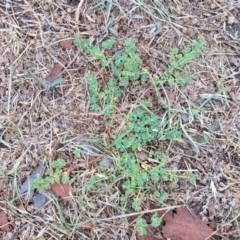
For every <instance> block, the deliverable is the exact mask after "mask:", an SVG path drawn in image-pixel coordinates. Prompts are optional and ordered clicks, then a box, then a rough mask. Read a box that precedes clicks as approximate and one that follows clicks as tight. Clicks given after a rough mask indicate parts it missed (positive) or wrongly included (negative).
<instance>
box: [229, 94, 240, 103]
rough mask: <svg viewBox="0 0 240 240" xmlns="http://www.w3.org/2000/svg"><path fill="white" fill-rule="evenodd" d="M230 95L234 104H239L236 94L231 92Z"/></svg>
mask: <svg viewBox="0 0 240 240" xmlns="http://www.w3.org/2000/svg"><path fill="white" fill-rule="evenodd" d="M229 95H230V97H231V99H232V100H233V101H234V102H238V98H237V95H236V93H235V92H230V93H229Z"/></svg>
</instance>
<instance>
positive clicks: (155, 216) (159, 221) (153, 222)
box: [151, 213, 162, 228]
mask: <svg viewBox="0 0 240 240" xmlns="http://www.w3.org/2000/svg"><path fill="white" fill-rule="evenodd" d="M161 224H162V218H160V217H159V216H158V214H156V213H155V214H153V215H152V217H151V225H152V226H153V227H155V228H156V227H159V226H160V225H161Z"/></svg>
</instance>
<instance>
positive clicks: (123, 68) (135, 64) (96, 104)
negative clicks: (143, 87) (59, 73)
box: [74, 39, 148, 116]
mask: <svg viewBox="0 0 240 240" xmlns="http://www.w3.org/2000/svg"><path fill="white" fill-rule="evenodd" d="M74 44H75V45H76V46H78V47H81V48H82V50H83V51H84V52H85V53H87V54H90V55H92V56H93V57H94V58H95V59H96V60H97V61H99V62H100V64H101V66H102V67H108V68H110V76H109V80H108V81H107V83H106V84H104V85H103V86H100V85H99V81H98V79H97V78H96V77H95V76H93V75H92V74H87V75H86V76H85V78H86V82H87V84H88V87H89V93H90V94H89V95H90V104H91V108H92V109H93V110H97V111H100V112H101V111H103V113H104V115H106V116H111V115H112V114H113V112H114V106H115V105H116V103H117V102H118V101H119V99H120V97H121V96H122V91H123V88H126V87H128V86H129V84H130V83H133V85H137V84H139V82H141V83H143V82H145V80H146V78H147V75H148V73H147V71H146V70H144V69H142V68H141V64H142V60H141V58H140V55H139V54H138V53H137V51H136V46H135V44H134V42H133V40H132V39H127V40H126V43H125V48H124V49H122V50H121V51H120V52H118V53H116V54H115V55H114V56H113V57H107V56H106V55H105V53H104V51H105V50H106V49H111V48H112V47H113V45H114V44H115V39H108V40H106V41H104V42H102V50H101V49H100V48H99V47H97V46H94V45H93V44H92V43H91V42H90V40H89V39H75V40H74ZM100 106H102V107H100Z"/></svg>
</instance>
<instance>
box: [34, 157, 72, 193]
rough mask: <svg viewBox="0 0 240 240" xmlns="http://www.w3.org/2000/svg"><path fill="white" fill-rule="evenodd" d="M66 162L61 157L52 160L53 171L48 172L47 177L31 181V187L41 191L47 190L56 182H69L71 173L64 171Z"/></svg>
mask: <svg viewBox="0 0 240 240" xmlns="http://www.w3.org/2000/svg"><path fill="white" fill-rule="evenodd" d="M65 165H66V163H65V161H64V160H63V159H61V158H59V159H57V160H55V161H53V162H52V169H53V172H52V173H50V172H49V173H48V174H46V176H45V177H43V178H42V177H39V178H37V179H36V180H35V181H34V182H33V183H31V188H32V189H36V190H37V191H39V192H45V191H46V190H48V189H50V188H51V186H52V184H53V183H54V182H57V183H68V182H69V174H68V172H64V171H63V168H64V167H65Z"/></svg>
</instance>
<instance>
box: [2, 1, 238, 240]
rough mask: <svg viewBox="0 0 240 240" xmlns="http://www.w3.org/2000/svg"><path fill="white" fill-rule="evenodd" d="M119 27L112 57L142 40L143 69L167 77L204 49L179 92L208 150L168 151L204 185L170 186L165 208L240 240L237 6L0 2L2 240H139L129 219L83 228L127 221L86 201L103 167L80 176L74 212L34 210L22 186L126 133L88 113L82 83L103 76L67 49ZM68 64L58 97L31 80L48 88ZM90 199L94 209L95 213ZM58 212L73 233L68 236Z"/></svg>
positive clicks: (187, 144) (52, 205) (75, 176)
mask: <svg viewBox="0 0 240 240" xmlns="http://www.w3.org/2000/svg"><path fill="white" fill-rule="evenodd" d="M109 6H111V7H109ZM113 29H114V30H115V31H116V32H117V37H116V38H117V46H116V47H115V49H114V51H118V50H119V49H121V48H122V46H123V44H124V42H125V40H126V39H127V38H133V39H134V41H135V43H136V46H137V50H138V52H139V53H140V55H141V58H142V59H143V66H144V67H146V68H148V70H149V71H150V72H151V73H152V74H154V73H156V74H159V75H161V74H163V73H164V71H166V64H164V60H165V59H166V58H167V56H168V53H169V51H170V49H171V48H173V47H179V48H180V49H181V48H183V46H186V45H188V44H190V43H191V41H192V40H198V39H205V40H206V41H207V47H206V49H205V50H204V52H203V53H202V54H201V55H200V57H198V58H197V60H196V61H193V62H191V63H190V64H189V65H188V66H187V67H186V72H187V73H188V74H190V75H191V76H193V80H194V81H193V82H192V83H190V84H187V85H185V86H183V87H180V88H175V89H174V91H175V92H176V95H177V99H178V100H177V101H178V102H179V103H181V105H182V107H183V108H184V109H186V111H190V112H192V113H194V111H195V110H196V117H194V119H193V120H190V121H189V124H188V129H189V131H190V132H191V133H192V134H193V136H195V137H196V138H197V137H198V136H199V135H200V133H205V134H206V135H207V136H208V141H207V142H206V143H202V144H199V145H198V146H194V145H192V144H191V140H189V139H188V137H187V136H185V138H186V139H185V140H186V141H183V142H178V143H176V144H173V146H172V147H169V146H168V145H167V143H163V144H162V145H159V150H161V151H165V152H167V154H168V155H169V157H170V159H171V163H170V168H171V169H177V170H179V171H185V170H189V169H191V170H194V172H195V173H196V179H197V180H196V184H195V185H192V184H189V183H187V182H186V181H184V180H182V181H180V182H179V184H178V185H177V187H175V188H172V189H171V192H169V202H167V206H175V205H176V206H177V205H181V204H186V205H187V206H188V207H189V209H191V211H193V212H194V213H195V214H196V215H198V216H200V218H201V219H202V220H203V221H204V222H206V223H209V222H210V221H211V220H213V219H214V220H215V222H216V228H215V229H216V234H215V235H214V236H213V237H212V239H240V227H239V224H240V201H239V200H240V111H239V109H240V108H239V107H240V94H239V93H240V88H239V87H240V39H239V38H240V1H237V0H236V1H234V0H215V1H210V0H202V1H197V0H196V1H195V0H183V1H178V0H175V1H170V0H164V1H157V0H155V1H150V0H149V1H148V0H146V1H141V0H140V1H134V0H128V1H127V0H119V1H118V0H109V1H98V0H96V1H94V0H88V1H86V0H85V1H84V0H43V1H40V0H0V44H1V45H0V46H1V47H0V163H1V165H0V210H2V211H5V212H6V213H7V217H8V221H9V227H10V229H9V231H0V236H1V239H5V240H7V239H137V236H136V235H135V233H134V231H133V232H132V231H129V229H133V228H134V224H133V223H132V222H129V221H128V220H129V219H127V218H118V219H113V220H111V221H110V222H101V221H96V222H95V224H94V226H91V227H89V229H86V228H87V227H86V228H79V227H77V226H78V224H77V223H78V222H85V221H86V222H88V221H89V219H91V218H93V217H94V216H95V215H94V214H95V212H96V211H97V213H98V214H97V219H101V218H109V217H113V216H114V215H119V212H118V210H117V209H116V208H114V207H112V206H110V205H111V204H110V203H109V204H110V205H107V204H105V203H106V202H105V200H104V199H105V197H106V196H103V195H101V196H100V195H98V194H96V193H93V194H92V195H88V196H86V195H85V193H84V191H83V189H84V187H82V186H83V185H84V183H85V181H86V179H88V178H89V177H90V176H91V175H93V174H94V173H95V172H96V171H98V170H97V168H98V166H97V165H95V164H94V165H92V166H89V168H84V169H78V170H77V171H73V172H72V175H71V181H70V183H71V187H72V195H73V198H75V200H76V201H77V205H76V206H77V208H78V209H77V210H76V209H73V207H71V205H69V204H67V203H65V202H63V201H61V200H59V202H58V203H56V201H55V200H54V201H50V202H48V203H47V204H45V205H44V206H43V207H42V208H41V209H39V210H38V211H35V210H34V209H33V208H32V206H31V204H29V203H27V199H26V197H24V196H20V194H19V187H20V185H21V183H22V182H24V180H25V179H26V178H27V177H28V176H29V175H30V174H31V173H32V172H33V170H34V169H36V167H37V166H38V165H39V164H40V163H41V162H43V161H44V163H47V164H49V163H51V161H52V160H54V159H56V158H57V157H62V158H64V159H65V160H66V161H67V162H68V164H71V165H74V164H77V163H80V162H81V161H80V160H79V161H78V162H74V163H73V161H74V157H73V152H74V150H75V149H76V146H77V145H78V144H79V143H80V142H81V141H83V140H84V139H90V138H92V137H98V138H103V139H105V141H106V142H108V139H109V138H110V136H109V135H108V134H109V133H111V131H113V129H114V128H115V127H116V126H118V125H119V124H120V123H119V122H118V119H117V118H116V119H113V122H114V124H113V125H112V127H109V128H107V127H106V126H105V125H104V122H103V121H104V119H103V118H102V116H100V114H98V113H96V112H94V111H93V110H91V109H90V107H89V92H88V87H87V85H86V82H85V78H84V75H85V74H86V73H87V72H89V71H96V69H95V67H94V64H92V59H91V58H90V57H89V56H87V55H86V54H83V52H82V51H81V49H80V48H77V47H72V48H70V49H64V48H63V47H61V46H60V44H59V43H60V42H61V41H63V40H68V39H74V38H90V39H91V40H92V41H93V42H94V43H95V44H99V43H101V42H102V41H103V40H104V39H107V38H108V37H111V36H114V34H115V35H116V33H115V32H113ZM59 58H64V59H65V60H66V61H67V64H66V66H65V68H64V70H63V74H62V75H63V78H64V82H63V83H61V84H59V85H57V86H56V87H54V88H52V89H50V90H45V89H43V87H42V86H41V84H39V82H37V81H35V80H34V79H32V78H30V77H29V76H28V75H26V71H28V72H31V73H32V74H34V75H35V76H37V77H38V78H41V79H45V78H46V77H47V76H48V74H49V72H50V70H51V69H52V67H53V65H54V63H56V61H57V60H58V59H59ZM142 91H144V89H143V90H142ZM140 93H141V91H140ZM136 94H137V93H136ZM197 110H199V111H197ZM196 148H197V149H196ZM82 158H83V156H82ZM86 158H89V156H85V159H86ZM80 185H81V186H80ZM84 198H87V201H89V202H90V201H95V202H96V206H97V208H96V209H95V210H92V212H87V211H86V209H85V208H84V206H82V205H81V201H82V200H83V199H84ZM85 200H86V199H85ZM19 204H22V205H24V210H22V211H20V210H19V208H18V207H17V206H19ZM59 209H62V210H59ZM61 214H64V218H65V219H66V221H67V222H68V223H71V226H72V229H71V230H69V229H68V230H66V229H64V228H63V227H62V226H63V224H62V219H61V216H62V215H61ZM95 217H96V216H95ZM0 225H1V224H0ZM146 239H147V238H146ZM148 239H151V238H150V237H149V238H148ZM156 239H165V238H164V237H161V238H160V237H159V238H156ZM192 239H194V238H192Z"/></svg>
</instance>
